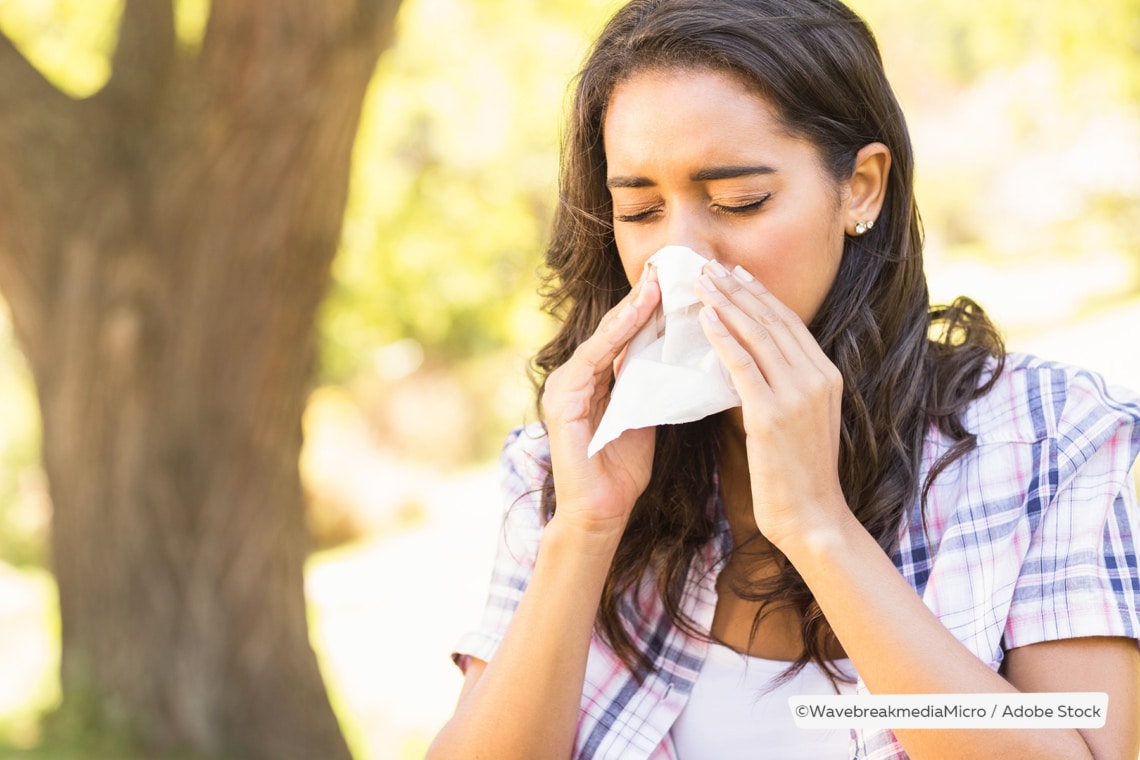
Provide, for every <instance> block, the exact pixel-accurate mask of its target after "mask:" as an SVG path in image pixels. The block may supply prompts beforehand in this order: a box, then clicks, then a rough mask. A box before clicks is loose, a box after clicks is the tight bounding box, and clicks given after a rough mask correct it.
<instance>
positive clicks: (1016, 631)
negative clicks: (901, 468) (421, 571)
mask: <svg viewBox="0 0 1140 760" xmlns="http://www.w3.org/2000/svg"><path fill="white" fill-rule="evenodd" d="M964 421H965V423H966V428H967V429H968V430H970V431H972V432H974V433H975V434H976V435H977V442H978V446H977V448H976V449H975V450H973V451H972V452H970V453H969V454H967V455H966V456H965V457H963V458H961V459H959V460H958V461H957V462H955V463H954V464H953V465H952V466H951V467H950V468H948V469H947V470H945V471H944V472H943V473H942V474H941V475H940V476H939V477H938V479H937V480H936V481H935V482H934V484H933V486H932V487H931V490H930V496H929V501H928V505H927V512H926V528H927V534H928V535H924V531H923V525H922V521H921V519H920V513H919V506H918V504H917V503H916V504H915V505H914V507H913V509H912V510H911V512H910V516H909V519H908V520H906V521H904V524H903V525H902V527H901V528H900V544H899V548H898V550H897V551H896V553H895V555H894V557H893V560H894V563H895V566H896V567H897V568H898V569H899V572H900V573H902V575H903V577H904V578H906V580H907V581H908V582H909V583H910V585H911V586H912V587H913V588H914V589H915V591H917V592H918V594H919V595H920V596H921V597H922V599H923V601H924V602H925V603H926V605H927V607H929V608H930V609H931V610H932V611H933V612H934V613H935V615H937V616H938V618H939V620H941V621H942V624H943V625H945V626H946V627H947V628H948V629H949V630H950V631H951V632H952V633H953V634H954V635H955V636H956V637H957V638H958V640H959V641H961V642H962V643H963V644H964V645H965V646H966V648H968V649H969V650H970V651H971V652H973V653H974V654H975V655H976V656H977V657H978V658H979V659H980V660H982V661H983V662H985V663H986V664H987V665H989V667H990V668H992V669H994V670H997V668H998V667H999V665H1000V664H1001V660H1002V657H1003V653H1004V651H1005V650H1007V649H1010V648H1013V647H1019V646H1024V645H1027V644H1033V643H1035V642H1040V641H1050V640H1055V639H1065V638H1073V637H1079V636H1125V637H1128V638H1140V611H1138V608H1140V572H1138V571H1137V551H1136V546H1135V543H1134V541H1135V539H1136V537H1138V536H1140V514H1138V512H1140V510H1138V509H1137V506H1136V496H1135V488H1134V486H1133V484H1132V481H1131V479H1130V477H1129V470H1130V468H1131V466H1132V463H1133V460H1134V459H1135V458H1136V455H1137V452H1138V451H1140V398H1137V397H1135V396H1133V395H1131V394H1128V393H1127V392H1124V391H1123V390H1121V389H1113V391H1112V393H1111V394H1110V392H1109V390H1108V389H1107V388H1106V387H1105V385H1104V382H1103V380H1101V378H1099V377H1098V376H1096V375H1094V374H1092V373H1088V372H1084V371H1080V370H1077V369H1075V368H1071V367H1066V366H1063V365H1058V364H1053V363H1048V362H1044V361H1041V360H1039V359H1035V358H1032V357H1028V356H1024V355H1016V354H1013V355H1010V356H1009V357H1007V360H1006V369H1005V371H1004V373H1003V374H1002V375H1001V377H1000V378H999V379H998V382H997V384H996V385H995V387H994V389H993V390H992V391H991V392H990V393H988V394H987V395H986V396H985V397H983V398H981V399H979V400H977V401H975V402H974V403H973V404H972V405H971V406H970V407H969V408H968V409H967V411H966V414H965V419H964ZM948 445H949V442H948V440H947V439H945V438H944V437H943V436H941V435H940V434H939V433H938V432H937V431H933V430H932V432H931V433H930V435H928V437H927V440H926V445H925V447H924V451H923V460H922V461H923V466H922V475H921V476H922V477H925V473H926V471H927V468H929V467H930V465H931V464H932V463H933V462H934V461H935V460H936V459H937V458H938V457H939V456H940V455H941V454H942V453H943V452H945V451H946V449H947V447H948ZM502 462H503V470H504V472H503V474H504V488H505V498H506V505H507V513H506V518H505V527H504V530H503V532H502V536H501V540H500V545H499V550H498V555H497V558H496V561H495V567H494V572H493V576H492V579H491V590H490V595H489V598H488V601H487V606H486V611H485V613H484V619H483V623H482V626H481V628H480V629H479V630H478V631H475V632H472V633H469V634H467V635H465V636H464V637H463V638H462V639H461V640H460V642H459V644H458V646H457V648H456V652H455V653H454V654H453V657H454V659H455V661H456V663H457V664H459V666H460V667H461V668H465V667H466V664H467V661H468V658H470V657H477V658H479V659H481V660H485V661H489V660H491V659H492V658H493V657H494V654H495V650H496V648H497V647H498V644H499V642H500V641H501V639H502V636H503V634H504V632H505V631H506V629H507V626H508V625H509V624H510V622H511V617H512V615H513V614H514V611H515V609H516V607H517V606H518V603H519V600H520V599H521V598H522V595H523V592H524V591H525V589H526V587H527V582H528V580H529V578H530V574H531V572H532V570H533V568H534V562H535V557H536V555H537V553H538V545H539V542H540V540H541V536H542V520H541V518H540V505H539V492H540V489H541V486H542V483H543V480H544V478H545V475H546V472H547V468H548V467H549V449H548V445H547V440H546V438H545V435H544V433H543V430H542V428H541V426H539V425H532V426H530V427H528V428H526V429H519V430H516V431H515V432H513V433H512V434H511V436H510V438H509V439H508V441H507V444H506V446H505V448H504V451H503V460H502ZM718 505H719V500H718V499H717V498H716V497H715V495H714V497H713V498H712V499H710V502H709V504H708V507H707V508H708V509H710V510H714V511H715V513H716V515H717V524H718V526H719V527H718V530H717V533H716V536H715V537H714V539H713V540H712V541H711V542H710V543H709V544H708V545H707V546H706V547H704V550H703V551H702V552H701V554H700V555H699V556H698V557H697V558H696V561H695V562H694V563H693V566H692V567H691V568H690V574H689V583H688V584H687V588H686V590H685V595H684V599H683V608H684V610H685V611H686V612H687V613H688V614H689V615H691V616H692V618H693V619H694V620H695V621H696V622H697V623H698V624H699V625H700V626H701V627H702V628H703V629H704V630H708V628H709V626H710V625H711V623H712V616H713V611H714V609H715V607H716V590H715V581H716V575H717V573H718V572H719V570H720V568H721V566H722V565H723V561H724V556H725V554H726V553H727V551H728V550H729V549H730V548H731V545H732V540H731V534H730V533H729V529H728V524H727V520H726V519H725V518H724V515H723V512H722V511H721V510H720V508H719V506H718ZM645 588H646V591H647V593H643V594H641V595H640V596H641V599H640V601H639V602H636V603H635V602H634V600H632V599H628V600H626V602H625V604H624V605H623V609H622V617H623V619H624V622H625V623H626V625H627V626H628V628H629V630H630V631H631V632H633V634H634V639H635V641H636V642H637V643H638V645H639V646H640V648H641V649H642V650H643V651H645V652H646V653H648V654H649V656H650V658H651V659H652V660H653V662H654V663H655V666H656V667H655V670H654V672H653V673H651V674H650V675H649V676H648V677H647V678H646V679H645V680H644V682H643V683H642V684H641V685H638V684H637V682H636V680H634V678H633V677H632V675H631V674H630V672H629V671H628V670H627V669H626V668H625V666H624V665H623V664H622V663H621V661H620V660H618V659H617V657H616V656H615V655H614V654H613V652H612V651H610V649H609V648H608V647H606V646H605V644H604V643H602V642H601V641H600V640H599V639H598V638H597V636H596V635H595V636H594V638H593V640H592V641H591V643H590V652H589V659H588V663H587V667H586V680H585V685H584V688H583V692H582V706H581V711H580V713H579V717H578V732H577V738H576V741H575V746H574V752H573V757H574V758H578V759H580V760H585V759H586V758H597V759H600V758H607V759H612V760H618V759H620V760H638V759H640V758H651V759H652V760H665V759H666V758H669V759H672V758H676V751H675V750H674V747H673V742H672V739H671V737H670V734H669V731H670V728H671V726H672V725H673V721H674V720H675V719H676V718H677V715H678V714H679V713H680V712H681V710H682V709H683V708H684V707H685V702H686V699H687V698H688V695H689V693H690V691H691V690H692V687H693V683H694V682H695V681H696V678H697V673H698V672H699V671H700V669H701V665H702V663H703V662H704V658H705V654H706V652H707V650H708V643H707V642H706V641H704V640H702V639H700V638H697V637H692V636H689V635H686V634H685V633H684V632H683V631H681V630H680V629H678V628H676V627H675V626H674V625H672V624H671V622H670V621H669V618H668V616H667V615H666V614H665V610H664V606H663V604H662V603H661V600H660V598H659V597H658V596H656V595H655V594H654V593H651V592H649V589H651V588H652V583H651V581H647V582H646V587H645ZM857 688H858V690H859V692H860V693H866V691H867V690H866V686H865V685H864V684H863V682H862V681H860V682H859V684H858V687H857ZM850 756H851V758H852V759H853V760H888V759H891V760H898V759H900V758H903V759H905V758H906V754H905V752H904V751H903V749H902V747H901V745H900V744H899V743H898V742H897V741H896V739H895V737H894V735H893V734H892V733H891V732H890V731H886V730H854V731H852V732H851V744H850Z"/></svg>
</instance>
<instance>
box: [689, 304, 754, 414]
mask: <svg viewBox="0 0 1140 760" xmlns="http://www.w3.org/2000/svg"><path fill="white" fill-rule="evenodd" d="M699 315H700V317H699V318H700V322H701V327H702V329H703V330H704V333H705V337H706V338H708V340H709V343H710V344H712V347H713V350H714V351H716V354H717V357H719V358H720V360H721V362H722V363H723V364H724V366H725V368H726V369H727V370H728V374H729V377H731V378H732V385H733V387H735V388H736V392H737V393H738V394H740V396H741V398H750V397H753V398H754V397H771V395H772V387H771V386H770V385H769V383H768V381H767V380H766V379H765V377H764V374H763V373H762V372H761V371H760V367H759V366H758V365H757V363H756V360H755V359H754V358H753V356H752V353H751V352H750V351H749V350H748V349H747V348H745V347H744V346H743V345H741V343H740V341H738V340H737V338H736V336H734V335H733V334H732V332H731V331H730V330H729V329H728V326H727V325H726V324H725V323H724V322H723V321H722V320H721V319H720V317H719V316H718V314H717V311H716V309H715V308H714V307H712V306H705V307H703V308H702V309H701V310H700V312H699Z"/></svg>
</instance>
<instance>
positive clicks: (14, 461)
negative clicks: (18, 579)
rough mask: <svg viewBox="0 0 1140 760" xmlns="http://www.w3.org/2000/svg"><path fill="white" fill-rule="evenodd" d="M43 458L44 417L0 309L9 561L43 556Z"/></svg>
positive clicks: (3, 511) (2, 499)
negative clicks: (40, 462) (41, 427)
mask: <svg viewBox="0 0 1140 760" xmlns="http://www.w3.org/2000/svg"><path fill="white" fill-rule="evenodd" d="M2 306H3V304H2V303H0V307H2ZM39 457H40V418H39V408H38V407H37V405H36V395H35V389H34V386H33V384H32V378H31V373H30V372H29V371H28V367H27V366H26V364H25V363H24V358H23V356H22V355H21V354H20V352H19V349H18V348H17V346H16V343H15V339H14V337H13V335H12V329H11V323H10V322H9V319H8V315H7V312H6V310H4V309H2V308H0V560H4V561H6V562H8V563H10V564H14V565H33V564H39V563H41V562H42V561H43V559H44V552H45V546H46V538H47V529H48V520H49V519H50V508H49V507H48V506H47V498H46V493H45V491H44V483H43V475H42V472H41V470H40V467H39Z"/></svg>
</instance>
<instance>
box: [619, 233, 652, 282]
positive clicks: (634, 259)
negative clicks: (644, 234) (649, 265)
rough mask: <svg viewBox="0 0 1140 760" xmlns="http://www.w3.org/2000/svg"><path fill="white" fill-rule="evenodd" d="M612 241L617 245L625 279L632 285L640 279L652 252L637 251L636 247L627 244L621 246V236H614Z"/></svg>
mask: <svg viewBox="0 0 1140 760" xmlns="http://www.w3.org/2000/svg"><path fill="white" fill-rule="evenodd" d="M614 240H615V241H616V243H617V249H618V256H619V257H621V267H622V269H623V270H624V271H625V277H626V279H627V280H629V284H630V285H633V284H634V283H635V282H637V281H638V280H640V279H641V272H642V270H644V269H645V262H647V261H649V257H650V256H652V255H653V253H654V251H642V250H638V249H637V247H636V246H633V245H630V244H629V243H628V242H625V243H624V244H623V240H622V236H621V235H615V236H614Z"/></svg>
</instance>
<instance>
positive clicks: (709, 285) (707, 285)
mask: <svg viewBox="0 0 1140 760" xmlns="http://www.w3.org/2000/svg"><path fill="white" fill-rule="evenodd" d="M697 282H699V283H700V284H701V287H702V288H704V289H705V290H707V291H708V292H710V293H715V292H716V285H714V284H713V281H712V279H710V278H709V276H708V275H707V274H702V275H701V276H700V277H698V278H697Z"/></svg>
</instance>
